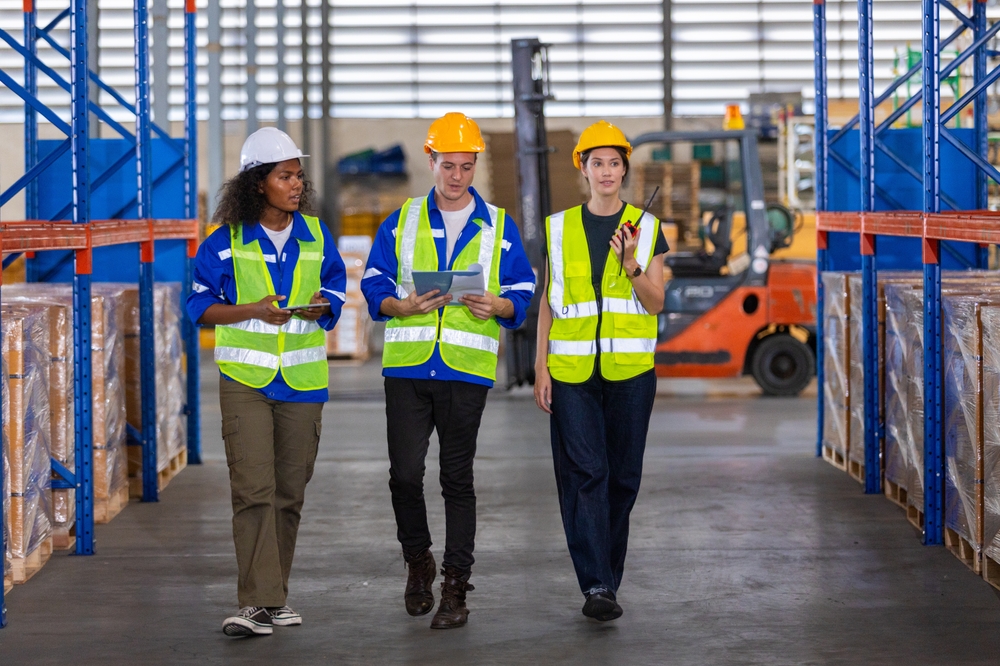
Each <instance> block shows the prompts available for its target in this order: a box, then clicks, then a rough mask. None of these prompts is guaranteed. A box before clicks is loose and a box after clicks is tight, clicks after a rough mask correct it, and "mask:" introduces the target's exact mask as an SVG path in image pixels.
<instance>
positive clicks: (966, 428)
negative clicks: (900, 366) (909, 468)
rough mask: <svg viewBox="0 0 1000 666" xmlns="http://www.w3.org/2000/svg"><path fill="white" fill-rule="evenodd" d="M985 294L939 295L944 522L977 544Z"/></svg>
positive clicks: (980, 483)
mask: <svg viewBox="0 0 1000 666" xmlns="http://www.w3.org/2000/svg"><path fill="white" fill-rule="evenodd" d="M991 302H996V300H995V298H991V297H990V296H988V295H976V296H965V295H945V296H944V298H943V315H944V317H943V319H944V325H943V338H944V339H943V350H942V362H943V368H944V441H945V455H946V456H947V464H946V472H947V474H946V477H945V526H946V527H947V528H948V529H951V530H953V531H954V532H956V533H957V534H958V535H959V536H961V537H962V538H964V539H965V540H966V541H967V542H968V543H969V544H970V545H971V546H972V547H973V549H974V550H975V551H976V552H977V553H978V552H979V551H980V548H981V534H980V520H981V512H982V504H981V497H980V493H981V490H982V479H981V478H980V474H982V441H981V431H980V427H981V420H980V410H981V402H980V400H981V399H982V397H983V396H982V390H981V370H982V367H981V359H982V350H981V329H980V324H979V322H980V319H979V313H980V307H981V306H982V305H986V304H989V303H991Z"/></svg>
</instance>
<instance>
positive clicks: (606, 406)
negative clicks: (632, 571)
mask: <svg viewBox="0 0 1000 666" xmlns="http://www.w3.org/2000/svg"><path fill="white" fill-rule="evenodd" d="M655 397H656V375H654V374H653V371H652V370H650V371H649V372H646V373H643V374H641V375H639V376H638V377H633V378H632V379H628V380H625V381H621V382H609V381H605V380H604V379H602V378H601V377H600V376H598V375H597V374H596V373H595V376H594V377H592V378H591V379H590V380H588V381H586V382H584V383H583V384H564V383H563V382H560V381H555V380H553V382H552V419H551V423H552V458H553V460H554V462H555V472H556V486H557V488H558V490H559V508H560V509H561V511H562V519H563V527H564V528H565V530H566V542H567V544H568V545H569V553H570V556H571V557H572V558H573V565H574V567H575V568H576V576H577V579H578V580H579V582H580V590H581V591H582V592H583V593H584V594H589V593H591V592H596V591H598V590H610V591H611V592H617V591H618V586H619V585H620V584H621V582H622V574H623V573H624V571H625V552H626V550H628V528H629V514H630V513H631V512H632V506H633V505H634V504H635V498H636V496H637V495H638V494H639V482H640V481H641V480H642V457H643V453H644V452H645V450H646V433H647V432H648V430H649V417H650V415H651V413H652V411H653V399H654V398H655Z"/></svg>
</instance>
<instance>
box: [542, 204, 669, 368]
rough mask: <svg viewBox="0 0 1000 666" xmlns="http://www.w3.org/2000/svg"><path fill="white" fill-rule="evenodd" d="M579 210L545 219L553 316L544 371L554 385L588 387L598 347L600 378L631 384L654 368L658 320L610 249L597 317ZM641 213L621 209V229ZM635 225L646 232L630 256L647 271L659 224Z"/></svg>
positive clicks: (646, 221) (650, 221) (646, 218)
mask: <svg viewBox="0 0 1000 666" xmlns="http://www.w3.org/2000/svg"><path fill="white" fill-rule="evenodd" d="M582 211H583V209H582V207H581V206H577V207H575V208H571V209H569V210H566V211H563V212H561V213H556V214H555V215H551V216H550V217H549V218H548V219H547V220H546V227H547V229H546V230H547V238H548V256H549V290H548V296H549V309H550V311H551V312H552V327H551V329H550V331H549V348H548V351H549V355H548V367H549V372H551V374H552V377H554V378H555V379H558V380H559V381H564V382H569V383H581V382H585V381H587V380H588V379H589V378H590V377H591V375H593V372H594V361H595V359H596V357H597V350H598V344H600V350H601V363H600V365H601V376H602V377H604V378H605V379H608V380H613V381H614V380H622V379H629V378H631V377H635V376H637V375H639V374H641V373H643V372H645V371H647V370H649V369H651V368H652V367H653V352H654V349H655V347H656V317H655V316H653V315H650V314H649V313H648V312H647V310H646V308H645V307H643V305H642V303H641V302H640V301H639V298H638V296H636V294H635V291H634V290H633V289H632V284H631V282H630V281H629V280H628V278H627V277H625V276H624V275H619V274H618V273H619V264H620V260H619V257H617V256H615V255H614V254H613V253H612V252H611V251H610V250H609V257H608V260H607V261H606V262H605V266H604V274H603V276H602V278H601V293H602V298H601V305H600V309H601V311H600V313H599V312H598V301H597V294H596V293H595V291H594V285H593V275H592V267H591V262H590V255H589V249H588V246H587V239H586V232H585V231H584V228H583V212H582ZM640 215H641V211H640V210H639V209H637V208H635V207H634V206H626V207H625V210H624V212H623V214H622V219H621V221H620V224H621V223H623V222H625V221H632V220H635V219H638V218H639V216H640ZM637 226H639V228H641V229H643V230H644V231H646V230H648V231H646V233H643V234H641V235H640V236H639V243H638V246H637V247H636V252H635V258H636V261H637V262H639V265H640V266H642V268H643V270H645V269H646V268H648V266H649V263H650V261H652V258H653V250H654V248H655V242H656V235H657V234H658V233H660V230H659V221H658V220H657V219H656V218H655V217H654V216H652V215H649V214H648V213H647V214H646V215H644V216H642V219H641V220H640V221H639V223H638V225H637ZM599 314H600V316H599ZM598 324H600V331H598Z"/></svg>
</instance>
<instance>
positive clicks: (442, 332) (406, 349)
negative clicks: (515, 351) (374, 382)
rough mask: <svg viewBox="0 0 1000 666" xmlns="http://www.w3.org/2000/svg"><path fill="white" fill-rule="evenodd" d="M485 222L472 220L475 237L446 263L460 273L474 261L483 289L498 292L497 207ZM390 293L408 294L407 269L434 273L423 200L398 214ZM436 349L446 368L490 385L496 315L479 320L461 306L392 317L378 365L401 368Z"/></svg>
mask: <svg viewBox="0 0 1000 666" xmlns="http://www.w3.org/2000/svg"><path fill="white" fill-rule="evenodd" d="M486 206H487V208H488V209H489V213H490V220H489V223H487V222H486V221H483V220H478V222H479V224H480V230H479V233H478V234H476V235H475V237H474V238H473V239H472V240H471V241H470V242H469V244H468V245H466V246H465V247H464V248H462V251H461V253H459V255H458V256H457V257H455V259H454V261H453V262H452V269H453V270H457V271H460V270H466V269H468V268H469V266H470V265H472V264H475V263H478V264H479V265H481V266H482V267H483V278H484V284H485V285H486V290H487V291H489V292H490V293H492V294H494V295H499V294H500V250H501V246H502V244H503V225H504V220H505V219H506V216H505V215H504V211H503V209H502V208H497V207H495V206H491V205H489V204H487V205H486ZM396 261H397V262H398V265H399V268H398V272H397V274H396V295H397V296H398V297H399V298H400V299H404V298H406V297H407V296H408V295H409V294H410V292H412V291H413V288H414V287H413V271H436V270H438V253H437V246H436V244H435V243H434V235H433V233H432V231H431V221H430V218H429V217H428V215H427V197H418V198H416V199H409V200H408V201H407V202H406V203H405V204H403V207H402V208H401V209H400V211H399V226H398V227H397V229H396ZM435 345H439V349H440V352H441V360H443V361H444V362H445V365H447V366H448V367H449V368H452V369H453V370H458V371H459V372H464V373H467V374H470V375H476V376H478V377H484V378H486V379H489V380H491V381H495V380H496V374H497V352H498V351H499V350H500V324H499V323H497V320H496V317H490V318H489V319H487V320H486V321H483V320H482V319H479V318H478V317H476V316H475V315H473V314H472V313H471V312H469V308H467V307H465V306H462V305H449V306H445V308H444V314H443V315H442V314H439V311H437V310H435V311H434V312H430V313H428V314H418V315H414V316H412V317H393V318H392V319H390V320H389V322H388V323H387V324H386V326H385V346H384V347H383V350H382V365H383V367H386V368H401V367H410V366H415V365H421V364H422V363H426V362H427V361H428V360H430V358H431V356H433V354H434V347H435Z"/></svg>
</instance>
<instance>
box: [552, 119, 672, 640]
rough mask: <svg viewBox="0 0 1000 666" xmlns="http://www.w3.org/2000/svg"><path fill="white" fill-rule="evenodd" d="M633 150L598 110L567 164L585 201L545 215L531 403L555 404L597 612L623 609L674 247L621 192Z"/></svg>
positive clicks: (559, 452)
mask: <svg viewBox="0 0 1000 666" xmlns="http://www.w3.org/2000/svg"><path fill="white" fill-rule="evenodd" d="M631 154H632V146H631V144H629V142H628V139H626V138H625V135H624V134H623V133H622V131H621V130H620V129H618V128H617V127H615V126H614V125H611V124H609V123H607V122H605V121H603V120H602V121H600V122H598V123H595V124H593V125H591V126H590V127H588V128H587V129H586V130H584V131H583V133H582V134H581V135H580V141H579V143H577V146H576V149H575V150H574V151H573V163H574V164H575V165H576V167H577V168H578V169H580V171H581V172H582V173H583V176H584V178H585V179H586V180H587V183H588V185H589V186H590V200H589V201H588V202H587V203H585V204H583V205H582V206H575V207H574V208H570V209H569V210H564V211H562V212H560V213H556V214H554V215H551V216H549V217H548V218H547V219H546V221H545V225H546V238H547V245H548V253H547V254H548V267H547V268H548V270H547V274H546V281H545V290H544V291H543V292H542V299H541V300H542V302H543V303H547V304H548V307H544V306H543V307H542V308H541V309H540V310H539V313H538V347H537V353H536V359H535V402H536V404H537V405H538V407H539V408H540V409H542V410H543V411H545V412H547V413H548V414H551V417H550V433H551V440H552V457H553V461H554V464H555V472H556V486H557V488H558V492H559V506H560V509H561V512H562V519H563V527H564V529H565V531H566V541H567V543H568V545H569V551H570V555H571V557H572V559H573V565H574V567H575V568H576V575H577V579H578V581H579V584H580V589H581V591H582V592H583V594H584V596H585V597H586V601H585V603H584V606H583V614H584V615H586V616H588V617H591V618H594V619H595V620H599V621H607V620H614V619H616V618H618V617H621V614H622V608H621V606H620V605H619V603H618V598H617V594H618V587H619V585H620V584H621V580H622V573H623V571H624V566H625V551H626V549H627V547H628V528H629V514H630V512H631V511H632V506H633V505H634V504H635V499H636V496H637V495H638V492H639V481H640V480H641V478H642V458H643V452H644V451H645V447H646V433H647V431H648V429H649V419H650V415H651V414H652V410H653V398H654V397H655V395H656V375H655V373H654V370H653V350H654V347H655V345H656V330H657V329H656V315H657V314H658V313H659V312H660V311H661V310H662V309H663V253H665V252H666V251H667V250H668V249H669V248H668V247H667V241H666V239H665V238H664V237H663V233H662V232H661V231H660V223H659V220H657V219H656V218H655V217H654V216H652V215H650V214H648V213H647V214H645V215H643V213H642V211H641V210H640V209H638V208H636V207H634V206H631V205H629V204H627V203H625V202H623V201H622V199H621V188H622V183H623V181H624V179H625V176H626V174H627V173H628V169H629V157H630V156H631Z"/></svg>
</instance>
